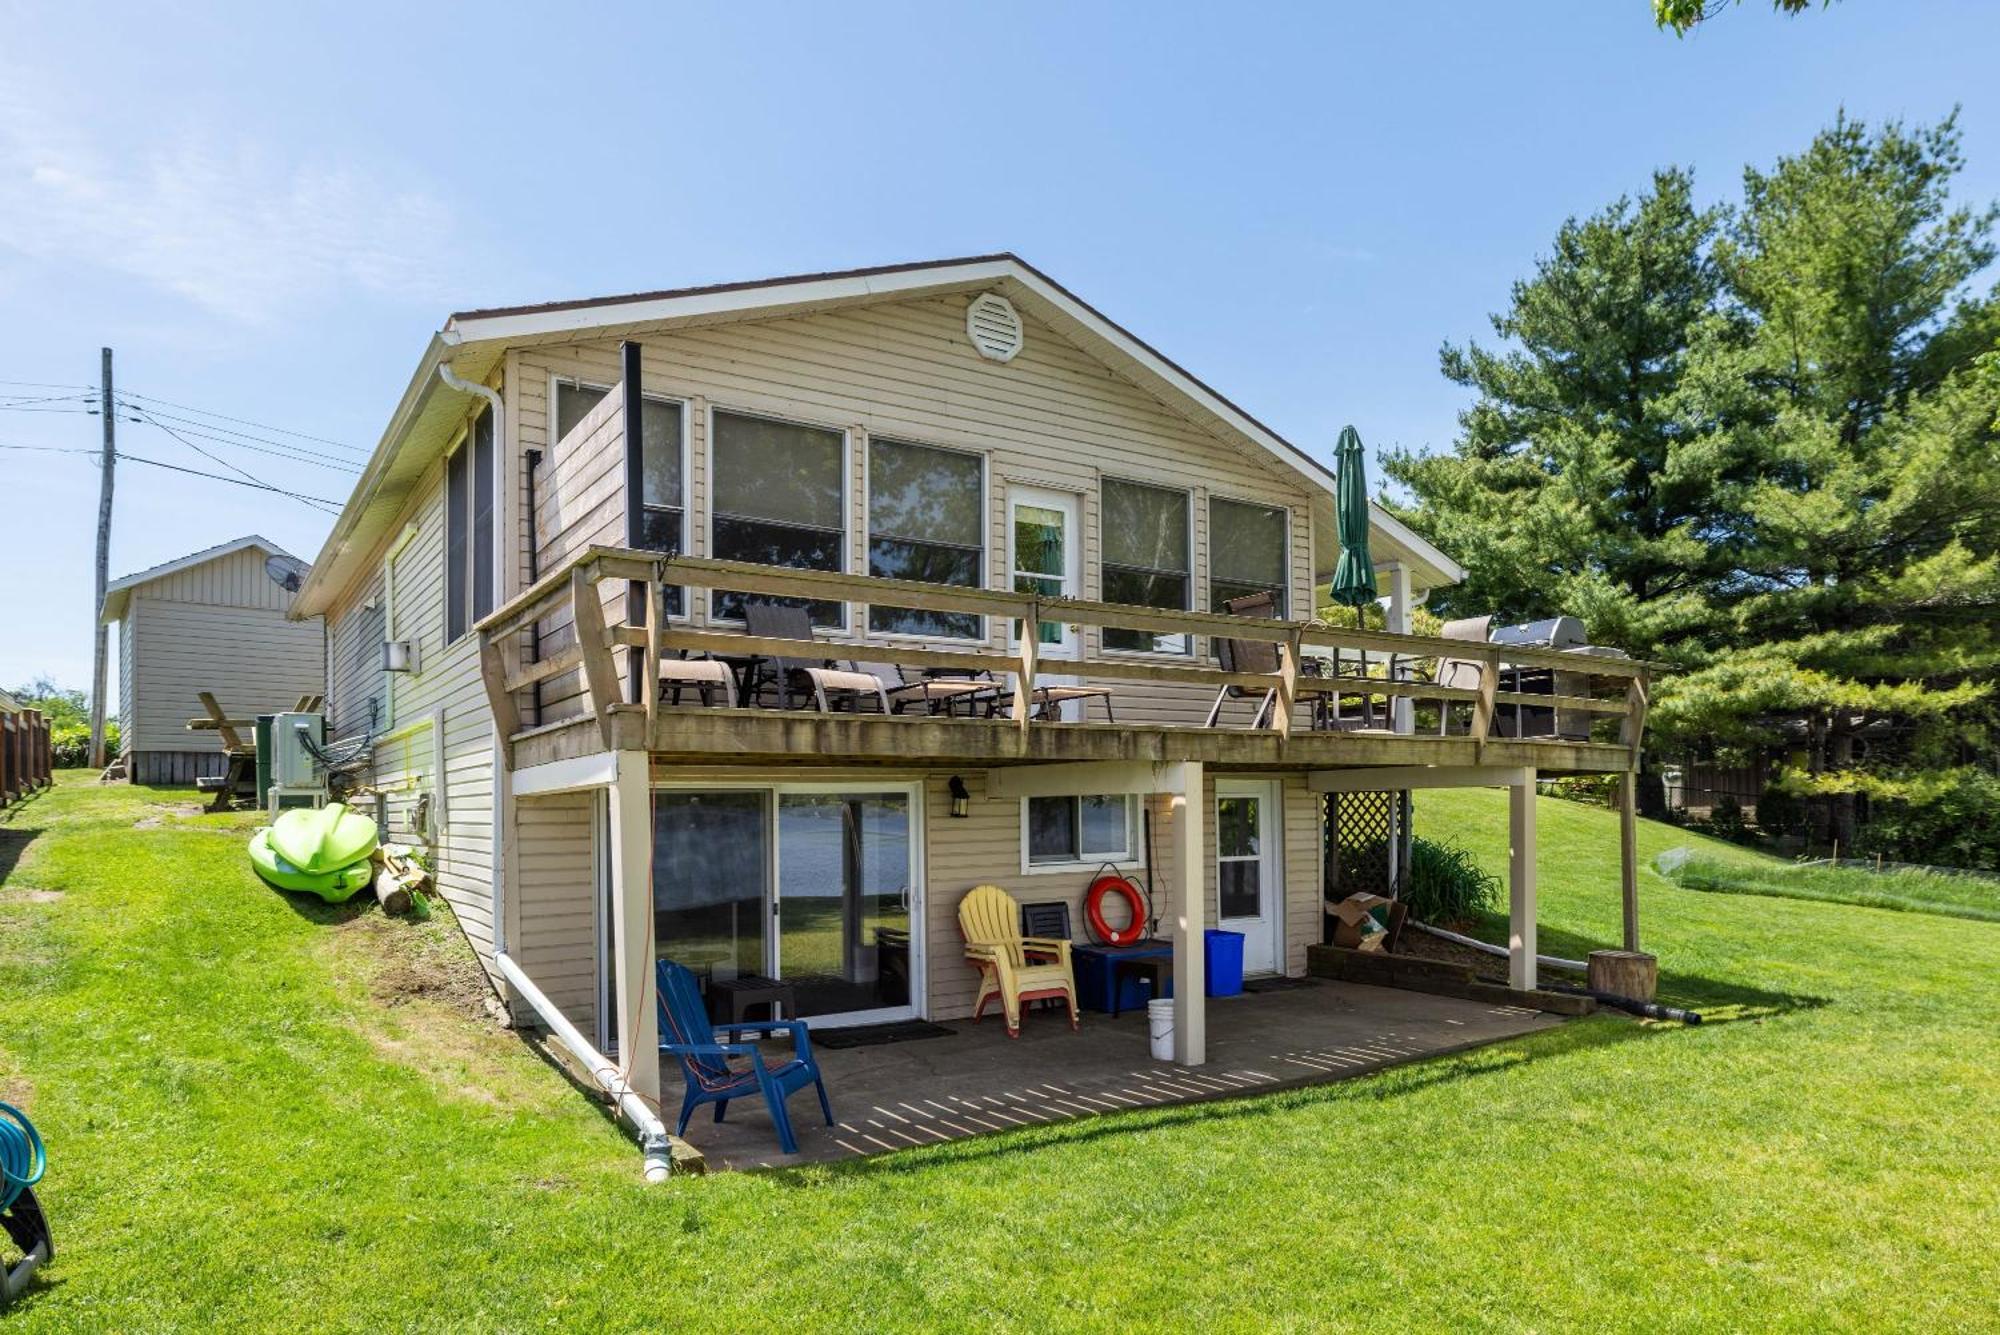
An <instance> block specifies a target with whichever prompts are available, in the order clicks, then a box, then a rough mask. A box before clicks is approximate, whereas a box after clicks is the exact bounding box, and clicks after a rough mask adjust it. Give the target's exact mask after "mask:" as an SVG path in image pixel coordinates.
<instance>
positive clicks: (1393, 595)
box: [1377, 561, 1417, 736]
mask: <svg viewBox="0 0 2000 1335" xmlns="http://www.w3.org/2000/svg"><path fill="white" fill-rule="evenodd" d="M1377 568H1378V569H1380V570H1381V571H1382V573H1383V574H1385V575H1387V576H1388V577H1389V615H1388V630H1389V632H1390V633H1391V634H1394V635H1408V634H1409V633H1410V606H1411V593H1410V568H1409V567H1408V566H1406V565H1404V564H1403V563H1402V562H1401V561H1385V562H1383V563H1382V564H1381V566H1379V567H1377ZM1389 675H1390V676H1391V677H1394V678H1395V679H1396V680H1398V681H1407V680H1409V677H1410V666H1409V664H1407V663H1405V662H1403V661H1402V658H1401V656H1400V655H1397V654H1391V655H1389ZM1389 727H1390V729H1391V730H1392V731H1395V732H1399V733H1402V734H1403V735H1405V736H1408V735H1409V734H1410V733H1413V732H1415V731H1416V730H1417V702H1416V701H1415V700H1412V699H1411V698H1410V697H1409V696H1407V695H1399V696H1397V697H1396V698H1395V699H1393V700H1391V701H1390V702H1389Z"/></svg>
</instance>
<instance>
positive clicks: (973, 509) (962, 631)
mask: <svg viewBox="0 0 2000 1335" xmlns="http://www.w3.org/2000/svg"><path fill="white" fill-rule="evenodd" d="M984 469H985V461H984V460H983V459H981V458H980V456H978V455H976V454H966V453H963V452H961V451H959V450H940V449H935V448H933V447H931V446H928V445H910V444H906V443H904V442H902V441H894V440H871V441H870V442H869V444H868V573H869V574H871V575H876V576H880V577H882V578H884V579H911V580H919V581H922V582H923V583H926V584H957V585H962V586H964V587H966V588H971V589H976V588H978V587H980V585H981V583H982V582H983V579H984V569H983V568H984V565H985V556H986V544H985V542H984V541H983V539H982V536H981V532H980V530H981V523H982V516H981V513H980V510H981V506H982V504H983V499H984V496H985V485H984V481H985V479H984ZM868 625H869V627H870V629H873V630H880V631H891V632H895V633H897V634H903V635H941V636H952V637H956V638H961V639H978V638H979V637H980V636H981V635H982V634H983V633H984V626H983V624H982V618H980V617H978V616H975V615H972V614H970V613H964V612H926V611H920V610H918V609H915V608H906V607H873V608H870V609H869V612H868Z"/></svg>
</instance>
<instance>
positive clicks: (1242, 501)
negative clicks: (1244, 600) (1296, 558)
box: [1201, 491, 1310, 620]
mask: <svg viewBox="0 0 2000 1335" xmlns="http://www.w3.org/2000/svg"><path fill="white" fill-rule="evenodd" d="M1217 501H1226V502H1228V503H1229V504H1231V505H1242V506H1249V507H1252V508H1254V509H1258V510H1276V511H1278V512H1280V513H1281V514H1283V515H1284V516H1285V528H1284V534H1285V549H1284V556H1283V564H1282V565H1281V566H1280V569H1282V570H1283V571H1284V572H1285V581H1284V584H1283V585H1282V586H1281V587H1282V588H1283V589H1284V593H1285V606H1284V607H1283V609H1282V610H1281V611H1280V612H1279V615H1280V616H1281V617H1283V618H1284V619H1286V620H1290V619H1292V617H1293V612H1292V608H1293V605H1294V604H1295V603H1297V602H1298V590H1297V589H1296V588H1295V587H1294V582H1295V581H1294V580H1293V578H1292V507H1291V506H1290V505H1288V504H1286V503H1285V502H1283V501H1269V500H1258V499H1257V498H1256V497H1253V496H1232V495H1230V494H1229V493H1227V492H1221V491H1211V492H1210V493H1208V502H1207V504H1208V515H1207V519H1208V553H1209V559H1208V560H1207V561H1205V562H1203V563H1202V564H1203V567H1204V568H1203V570H1202V579H1201V585H1202V588H1201V591H1202V593H1203V594H1204V595H1205V596H1204V597H1203V599H1202V601H1203V602H1204V603H1205V604H1207V605H1208V606H1209V607H1210V608H1211V609H1212V608H1213V607H1214V606H1215V503H1216V502H1217ZM1308 601H1310V598H1308Z"/></svg>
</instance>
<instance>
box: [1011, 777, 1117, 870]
mask: <svg viewBox="0 0 2000 1335" xmlns="http://www.w3.org/2000/svg"><path fill="white" fill-rule="evenodd" d="M1021 806H1022V819H1023V820H1024V821H1025V824H1026V832H1025V834H1024V836H1023V839H1022V844H1023V848H1024V850H1025V857H1024V859H1023V860H1024V861H1025V862H1026V864H1027V866H1028V867H1029V868H1030V869H1041V868H1050V867H1077V866H1097V865H1099V864H1101V863H1105V862H1127V861H1130V860H1131V859H1132V849H1133V845H1134V843H1135V842H1136V841H1135V838H1134V833H1133V832H1134V830H1135V829H1136V827H1137V825H1138V821H1137V819H1136V812H1137V809H1138V803H1137V801H1136V800H1135V799H1134V798H1133V797H1132V796H1131V795H1130V794H1117V793H1111V794H1099V795H1093V796H1088V797H1029V798H1023V799H1022V802H1021Z"/></svg>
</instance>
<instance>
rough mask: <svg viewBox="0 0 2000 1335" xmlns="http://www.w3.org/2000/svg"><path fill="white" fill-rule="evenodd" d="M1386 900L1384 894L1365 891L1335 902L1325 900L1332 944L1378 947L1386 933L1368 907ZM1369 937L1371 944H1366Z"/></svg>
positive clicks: (1373, 907)
mask: <svg viewBox="0 0 2000 1335" xmlns="http://www.w3.org/2000/svg"><path fill="white" fill-rule="evenodd" d="M1388 904H1389V900H1388V899H1387V898H1386V897H1385V896H1383V895H1371V894H1368V893H1367V892H1366V891H1363V892H1360V893H1357V894H1352V895H1349V896H1348V897H1347V898H1345V899H1343V900H1341V901H1340V902H1339V903H1338V904H1328V905H1327V906H1326V911H1327V914H1328V915H1329V916H1330V917H1332V918H1333V920H1334V922H1333V944H1335V945H1336V946H1346V947H1347V948H1348V949H1350V950H1380V949H1382V947H1383V945H1384V944H1385V938H1386V937H1387V935H1388V934H1387V933H1386V932H1384V931H1383V930H1382V929H1381V926H1380V924H1378V923H1377V922H1376V921H1375V919H1374V917H1373V915H1372V914H1371V913H1370V912H1369V910H1371V909H1375V908H1383V907H1387V905H1388ZM1370 941H1372V942H1373V943H1374V944H1373V945H1369V944H1367V943H1368V942H1370Z"/></svg>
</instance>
